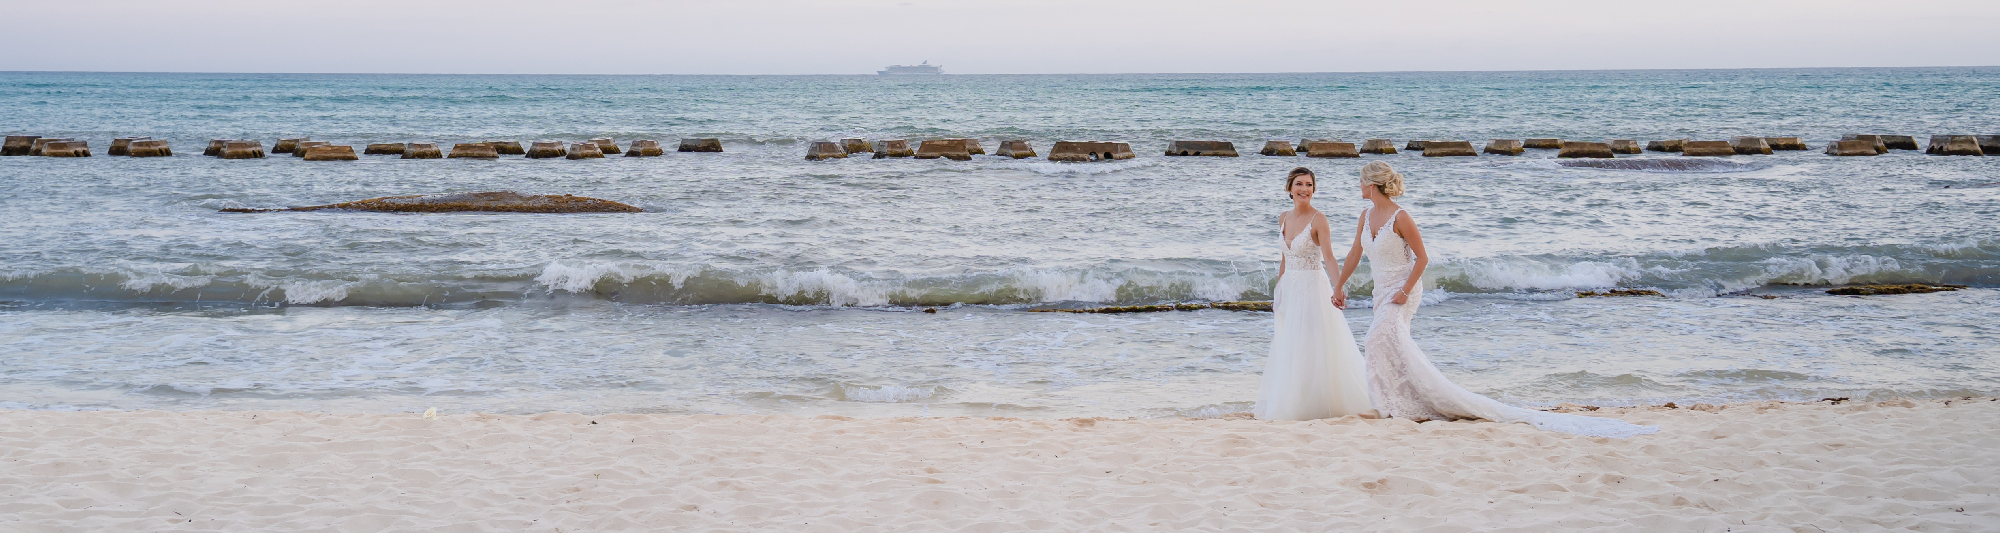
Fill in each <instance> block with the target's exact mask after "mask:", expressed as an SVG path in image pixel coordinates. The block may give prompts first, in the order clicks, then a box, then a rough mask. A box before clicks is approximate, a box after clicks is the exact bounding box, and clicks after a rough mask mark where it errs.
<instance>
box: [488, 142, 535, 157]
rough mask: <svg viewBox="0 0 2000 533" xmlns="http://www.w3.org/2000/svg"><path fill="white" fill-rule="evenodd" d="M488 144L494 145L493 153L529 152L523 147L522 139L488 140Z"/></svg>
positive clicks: (520, 153) (512, 153)
mask: <svg viewBox="0 0 2000 533" xmlns="http://www.w3.org/2000/svg"><path fill="white" fill-rule="evenodd" d="M486 144H490V145H493V153H496V154H500V155H522V154H526V153H528V150H527V149H526V148H522V147H521V141H486Z"/></svg>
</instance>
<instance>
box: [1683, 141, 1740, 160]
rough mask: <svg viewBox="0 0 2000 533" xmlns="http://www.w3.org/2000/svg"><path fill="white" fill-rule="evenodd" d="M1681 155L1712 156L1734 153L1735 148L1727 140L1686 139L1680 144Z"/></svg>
mask: <svg viewBox="0 0 2000 533" xmlns="http://www.w3.org/2000/svg"><path fill="white" fill-rule="evenodd" d="M1681 155H1687V156H1696V157H1712V156H1727V155H1736V148H1735V147H1733V146H1730V145H1729V141H1688V142H1685V143H1682V144H1681Z"/></svg>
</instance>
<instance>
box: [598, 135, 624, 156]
mask: <svg viewBox="0 0 2000 533" xmlns="http://www.w3.org/2000/svg"><path fill="white" fill-rule="evenodd" d="M590 142H593V143H596V144H597V153H600V154H615V153H619V152H623V151H624V150H619V149H618V143H616V142H612V141H611V138H610V137H598V138H595V139H591V140H590Z"/></svg>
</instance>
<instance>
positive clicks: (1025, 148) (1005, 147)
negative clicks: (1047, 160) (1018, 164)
mask: <svg viewBox="0 0 2000 533" xmlns="http://www.w3.org/2000/svg"><path fill="white" fill-rule="evenodd" d="M993 153H994V154H995V155H998V156H1000V157H1011V158H1014V159H1027V158H1030V157H1035V156H1036V155H1037V154H1035V147H1034V146H1031V145H1029V144H1028V141H1025V140H1013V141H1000V148H999V149H998V150H995V151H994V152H993Z"/></svg>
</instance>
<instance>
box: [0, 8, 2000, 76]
mask: <svg viewBox="0 0 2000 533" xmlns="http://www.w3.org/2000/svg"><path fill="white" fill-rule="evenodd" d="M1405 6H1409V7H1405ZM924 60H929V61H930V62H931V63H932V64H942V65H944V66H945V69H946V71H947V72H951V73H962V74H986V73H1009V74H1012V73H1020V74H1034V73H1123V72H1355V71H1408V70H1549V69H1655V68H1745V67H1857V66H1963V65H2000V0H1933V1H1889V0H1871V1H1849V0H1811V1H1790V0H1785V1H1758V0H1732V1H1712V0H1675V1H1652V2H1637V1H1615V2H1614V1H1603V2H1547V1H1545V2H1500V1H1457V0H1424V1H1417V2H1399V1H1389V0H1373V1H1366V2H1350V1H1313V0H1289V1H1266V0H1248V1H1237V2H1229V1H1220V0H1208V1H1199V2H1196V1H1183V0H1145V1H1136V0H1131V1H1128V0H1119V1H1104V2H1093V1H1089V0H1065V1H1055V0H1008V1H999V0H979V1H970V0H966V1H960V0H883V1H875V0H829V1H816V2H809V1H797V0H769V1H764V0H712V1H702V2H646V1H641V0H607V1H599V2H578V1H573V0H571V1H561V2H557V1H532V2H530V1H520V0H483V1H479V2H458V1H429V0H395V1H382V0H349V1H341V2H290V1H283V0H264V1H255V2H252V1H239V0H220V1H200V2H180V1H173V0H164V1H163V0H145V1H127V0H62V1H50V0H0V70H82V71H172V72H396V73H556V74H570V73H579V74H581V73H600V74H867V73H872V72H874V71H875V70H878V69H880V68H882V67H883V66H885V65H889V64H915V63H917V62H918V61H924Z"/></svg>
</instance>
